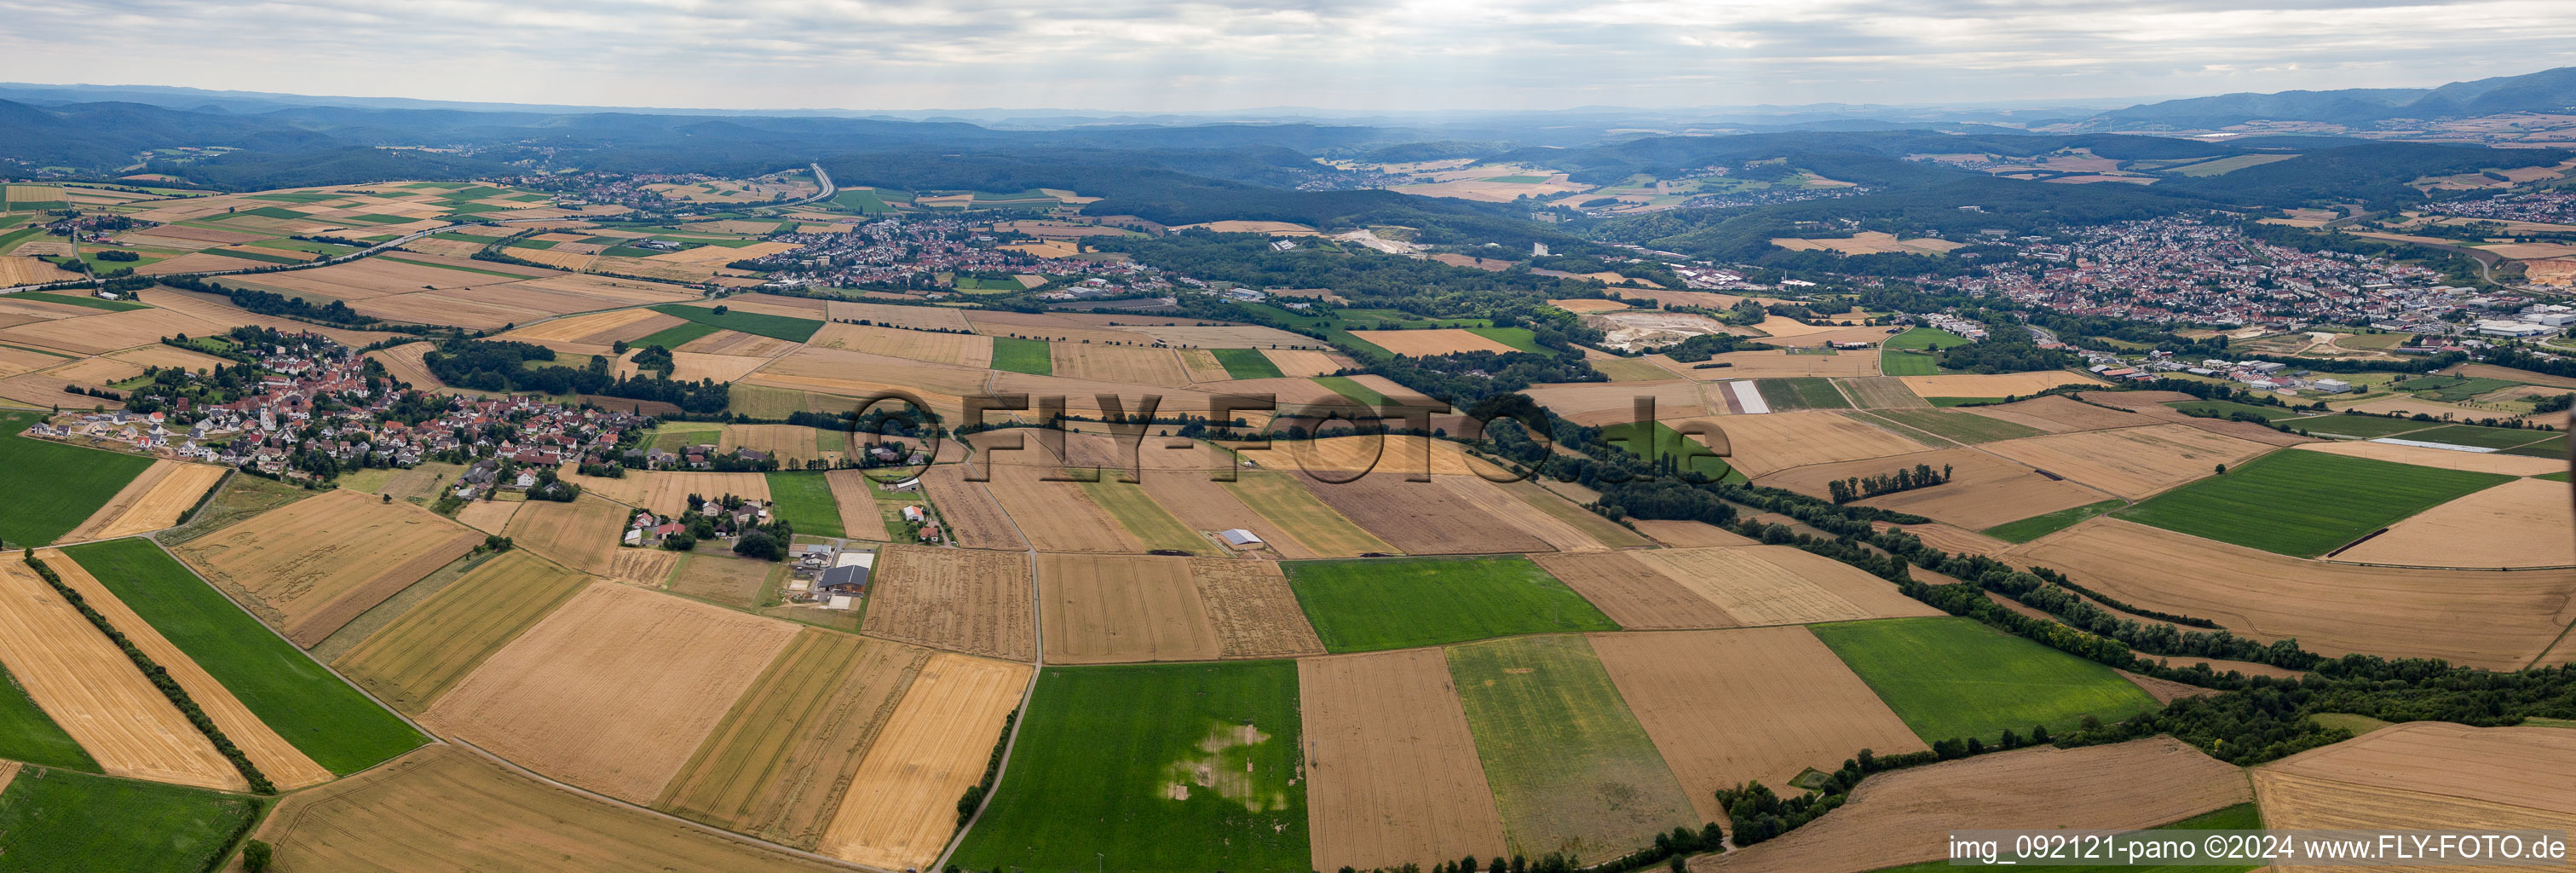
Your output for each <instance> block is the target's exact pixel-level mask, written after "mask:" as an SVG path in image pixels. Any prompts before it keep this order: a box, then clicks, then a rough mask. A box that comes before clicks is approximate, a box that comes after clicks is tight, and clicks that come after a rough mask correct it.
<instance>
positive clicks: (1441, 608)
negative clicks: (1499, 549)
mask: <svg viewBox="0 0 2576 873" xmlns="http://www.w3.org/2000/svg"><path fill="white" fill-rule="evenodd" d="M1283 569H1285V570H1286V572H1287V576H1288V586H1289V588H1290V590H1292V591H1295V592H1296V594H1297V602H1298V604H1299V605H1300V606H1302V607H1304V609H1305V611H1306V617H1307V619H1308V620H1310V621H1312V622H1313V623H1314V626H1315V633H1316V635H1317V636H1318V637H1319V638H1321V639H1322V640H1323V643H1324V648H1325V649H1327V650H1329V651H1333V652H1368V651H1378V650H1382V649H1402V648H1411V647H1414V646H1428V645H1438V644H1442V643H1454V642H1464V641H1467V640H1480V639H1486V638H1490V637H1500V636H1510V635H1515V634H1532V633H1565V632H1580V631H1600V630H1617V629H1618V625H1617V624H1615V623H1612V622H1611V621H1610V619H1609V617H1608V616H1604V615H1602V614H1601V611H1600V610H1599V609H1595V608H1594V607H1593V606H1592V604H1590V603H1588V602H1586V601H1584V599H1583V597H1582V595H1579V594H1576V593H1574V590H1573V589H1571V588H1568V587H1566V586H1565V583H1563V582H1559V581H1557V580H1556V578H1555V577H1553V576H1549V575H1548V574H1547V571H1545V570H1541V569H1539V567H1538V565H1536V564H1532V563H1530V562H1529V559H1527V558H1520V557H1504V558H1376V559H1372V558H1362V559H1358V560H1348V561H1297V562H1290V563H1287V564H1285V565H1283Z"/></svg>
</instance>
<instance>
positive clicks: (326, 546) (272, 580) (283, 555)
mask: <svg viewBox="0 0 2576 873" xmlns="http://www.w3.org/2000/svg"><path fill="white" fill-rule="evenodd" d="M482 541H483V538H482V537H481V536H480V535H478V534H476V533H475V532H474V531H472V530H470V529H468V528H466V527H464V526H462V525H459V524H456V523H455V522H452V521H449V520H447V519H445V518H442V517H440V516H438V515H437V514H436V513H432V512H430V511H429V510H426V509H422V508H420V507H417V506H413V505H411V504H409V503H405V502H402V501H395V502H392V503H384V502H381V501H379V500H378V498H377V497H376V496H375V495H372V494H367V493H364V492H358V491H348V490H339V491H333V492H330V493H328V494H324V495H322V496H319V497H314V498H311V499H307V500H301V501H297V502H295V503H291V504H287V505H286V506H284V507H282V508H279V509H276V510H274V511H271V512H268V513H265V514H262V515H258V516H254V517H252V518H250V519H248V520H246V521H243V522H240V523H238V524H235V525H233V526H231V527H227V528H224V529H223V530H220V531H216V532H214V533H212V534H208V535H206V536H205V537H202V538H199V539H196V540H193V541H190V542H189V543H188V544H186V545H183V546H180V547H178V548H177V549H176V550H175V551H176V552H177V553H178V555H179V557H181V558H185V559H187V561H188V563H189V565H190V566H193V567H195V568H196V569H197V571H198V572H199V574H201V575H203V576H205V577H206V579H207V580H208V581H211V582H214V583H216V584H218V585H220V586H222V587H223V588H225V589H227V590H229V591H233V592H236V593H242V594H248V595H249V601H250V602H249V603H247V604H245V605H248V606H251V607H252V610H251V611H252V612H255V613H260V614H261V617H262V618H266V619H269V620H270V622H271V623H272V624H274V625H276V626H278V627H279V628H281V629H282V630H284V631H285V632H286V638H287V639H289V640H293V641H294V642H295V644H296V645H299V646H304V647H307V648H310V647H311V646H312V645H313V644H314V643H318V642H321V641H322V638H324V637H327V636H330V635H331V632H333V631H336V630H339V629H340V626H341V625H345V624H348V623H349V620H350V619H354V618H357V617H358V614H359V613H362V612H365V611H367V610H368V609H371V608H374V607H375V605H376V604H379V603H383V602H384V601H385V598H388V597H392V596H394V594H395V593H396V592H399V591H401V590H403V589H404V588H408V587H410V586H411V583H413V582H418V581H420V578H421V577H423V576H427V575H429V574H430V572H431V571H434V570H437V569H438V568H440V567H443V566H446V565H447V563H448V562H449V561H453V560H456V559H457V558H460V557H463V556H464V555H465V553H466V552H468V551H471V550H473V549H474V547H475V546H477V545H480V544H481V543H482Z"/></svg>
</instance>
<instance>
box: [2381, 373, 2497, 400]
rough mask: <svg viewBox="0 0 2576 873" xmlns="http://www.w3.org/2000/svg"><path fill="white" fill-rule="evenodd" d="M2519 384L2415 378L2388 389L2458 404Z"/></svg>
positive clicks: (2473, 379)
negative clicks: (2410, 392)
mask: <svg viewBox="0 0 2576 873" xmlns="http://www.w3.org/2000/svg"><path fill="white" fill-rule="evenodd" d="M2520 384H2522V383H2520V382H2507V381H2505V380H2503V379H2482V378H2476V377H2471V376H2417V377H2415V378H2412V379H2407V380H2404V381H2400V382H2396V383H2393V384H2391V385H2389V386H2388V387H2390V388H2394V389H2397V390H2399V391H2412V392H2415V396H2416V397H2419V398H2422V399H2425V400H2439V401H2442V402H2444V403H2458V402H2460V401H2462V400H2467V399H2469V398H2471V397H2476V396H2478V395H2480V394H2485V393H2487V392H2489V391H2502V390H2504V389H2507V388H2511V387H2514V386H2516V385H2520Z"/></svg>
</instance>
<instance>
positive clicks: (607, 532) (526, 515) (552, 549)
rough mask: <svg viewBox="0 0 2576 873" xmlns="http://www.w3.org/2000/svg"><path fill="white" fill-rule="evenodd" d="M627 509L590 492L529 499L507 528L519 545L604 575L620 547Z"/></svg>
mask: <svg viewBox="0 0 2576 873" xmlns="http://www.w3.org/2000/svg"><path fill="white" fill-rule="evenodd" d="M626 513H627V508H626V507H624V506H620V505H618V504H615V503H610V502H608V501H606V500H601V499H599V498H597V497H592V496H590V495H588V494H584V495H581V496H579V497H576V498H574V499H573V501H572V502H571V503H560V502H556V501H552V500H530V501H527V502H526V503H525V504H522V505H521V506H520V508H519V511H518V513H517V514H516V515H514V516H512V517H511V519H510V524H509V527H508V528H506V532H507V533H508V534H509V536H510V539H511V540H512V541H513V542H515V543H517V544H518V546H519V547H520V548H523V549H527V550H528V551H531V552H535V553H537V554H539V555H543V556H545V557H547V558H549V559H552V560H553V561H554V562H555V563H558V564H562V565H564V566H566V567H571V568H573V569H575V570H580V571H582V572H584V573H590V574H593V575H598V576H605V575H608V570H609V557H610V556H611V555H612V554H613V553H615V552H616V551H617V550H618V545H617V544H618V537H619V535H620V534H622V533H624V532H625V530H626Z"/></svg>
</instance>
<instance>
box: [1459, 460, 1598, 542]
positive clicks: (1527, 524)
mask: <svg viewBox="0 0 2576 873" xmlns="http://www.w3.org/2000/svg"><path fill="white" fill-rule="evenodd" d="M1432 478H1433V479H1434V480H1435V481H1437V482H1438V483H1439V485H1440V487H1441V488H1442V489H1443V490H1446V491H1448V492H1449V496H1451V497H1455V498H1457V499H1458V500H1459V501H1461V502H1463V503H1465V504H1467V505H1468V506H1469V507H1472V508H1474V509H1475V510H1477V511H1479V512H1481V513H1483V514H1484V518H1485V520H1486V521H1485V523H1487V524H1496V523H1500V524H1508V525H1511V526H1512V527H1515V528H1519V529H1520V531H1521V532H1522V533H1526V534H1529V535H1530V536H1534V537H1537V538H1539V540H1540V541H1541V542H1545V543H1547V546H1548V548H1551V549H1555V550H1557V551H1560V552H1597V551H1600V550H1602V549H1604V548H1608V547H1607V546H1604V545H1602V544H1601V541H1599V540H1596V539H1593V538H1592V536H1591V535H1590V534H1587V533H1584V531H1583V529H1582V528H1578V527H1575V526H1574V525H1573V524H1571V523H1569V522H1567V521H1565V520H1564V519H1560V518H1557V517H1555V516H1552V515H1549V514H1547V513H1545V512H1542V511H1540V510H1539V508H1538V507H1536V506H1533V505H1531V504H1530V502H1529V501H1526V500H1522V499H1520V498H1519V497H1515V496H1513V495H1512V493H1511V492H1508V491H1505V490H1503V488H1502V486H1500V485H1496V484H1494V483H1492V482H1488V481H1485V479H1484V478H1483V477H1479V476H1435V477H1432Z"/></svg>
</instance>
